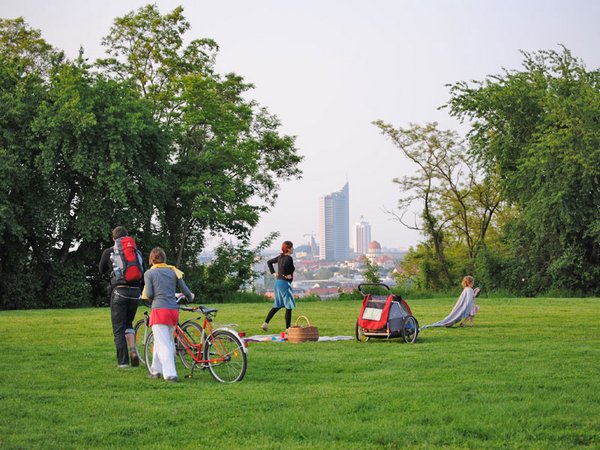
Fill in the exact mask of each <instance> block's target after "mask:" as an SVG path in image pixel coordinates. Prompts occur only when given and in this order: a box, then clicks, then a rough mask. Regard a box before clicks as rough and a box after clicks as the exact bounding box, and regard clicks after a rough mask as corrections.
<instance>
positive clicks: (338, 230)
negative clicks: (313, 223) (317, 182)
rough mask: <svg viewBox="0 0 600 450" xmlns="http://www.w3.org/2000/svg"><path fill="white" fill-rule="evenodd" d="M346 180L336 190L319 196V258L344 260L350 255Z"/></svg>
mask: <svg viewBox="0 0 600 450" xmlns="http://www.w3.org/2000/svg"><path fill="white" fill-rule="evenodd" d="M349 205H350V203H349V195H348V182H346V184H345V185H344V187H343V188H342V189H341V190H340V191H338V192H332V193H331V194H328V195H325V196H323V197H321V201H320V205H319V210H320V211H319V213H320V214H319V216H320V233H319V259H325V260H329V261H344V260H346V259H348V257H349V255H350V219H349V216H350V214H349V209H350V207H349Z"/></svg>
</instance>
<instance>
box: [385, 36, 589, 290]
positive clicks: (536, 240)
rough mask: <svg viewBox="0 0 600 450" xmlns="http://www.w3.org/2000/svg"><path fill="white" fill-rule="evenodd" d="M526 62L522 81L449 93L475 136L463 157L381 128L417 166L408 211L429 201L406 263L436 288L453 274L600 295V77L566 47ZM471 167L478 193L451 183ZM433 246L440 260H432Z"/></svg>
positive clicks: (509, 77)
mask: <svg viewBox="0 0 600 450" xmlns="http://www.w3.org/2000/svg"><path fill="white" fill-rule="evenodd" d="M523 58H524V59H523V66H522V68H521V69H519V70H504V72H503V73H501V74H498V75H492V76H488V77H487V78H486V79H485V80H482V81H473V82H464V81H461V82H457V83H454V84H451V85H449V87H450V94H451V97H450V101H449V102H448V104H447V105H445V107H446V108H447V109H448V111H449V113H450V114H451V115H452V116H454V117H457V118H458V119H460V120H461V121H466V122H467V123H468V125H469V126H470V131H469V132H468V134H467V136H466V141H465V143H464V148H463V147H462V146H446V145H440V144H441V143H444V142H447V141H444V140H443V139H440V138H436V139H435V140H433V139H432V135H431V133H426V132H425V130H427V129H428V128H427V127H424V128H419V127H414V128H412V129H409V130H403V129H399V130H395V129H393V128H392V127H390V126H389V125H386V124H384V123H382V122H379V123H377V125H378V126H379V127H380V128H381V130H382V132H383V133H384V134H386V135H388V136H389V137H390V138H391V139H392V140H393V141H394V142H395V143H396V144H397V145H398V146H399V148H400V149H401V150H403V151H404V153H405V154H406V156H407V157H408V158H409V159H411V160H412V161H413V162H416V163H418V164H419V167H420V170H418V171H417V175H415V176H414V177H412V178H406V179H403V180H400V182H401V185H402V186H403V187H405V188H407V189H406V192H407V193H408V196H407V197H404V199H403V202H404V203H406V201H408V200H411V199H415V198H419V199H420V200H422V201H424V205H425V207H424V212H423V219H424V220H423V223H425V224H426V225H428V226H425V227H424V231H425V237H426V239H427V240H426V241H425V243H424V244H422V245H421V246H420V247H419V248H418V249H416V250H415V251H414V255H412V256H411V258H409V260H410V261H412V262H414V261H416V260H419V261H421V263H422V264H421V267H422V272H423V273H425V274H428V275H430V276H431V280H430V282H429V283H427V282H426V283H425V285H426V286H427V287H431V285H432V284H433V282H434V281H439V280H440V279H441V276H440V274H437V273H436V272H435V271H432V270H431V268H432V267H436V265H437V266H443V265H444V264H446V265H447V266H448V267H449V268H450V270H451V271H452V267H453V266H454V268H455V270H454V272H453V274H452V275H453V277H455V278H457V277H459V276H460V275H464V274H465V273H473V274H475V275H476V276H477V277H478V278H479V280H484V282H485V283H486V284H487V286H486V287H487V288H488V289H500V290H509V291H512V292H515V293H520V294H527V295H535V294H540V293H547V292H558V293H566V294H571V295H572V294H577V293H583V294H598V293H599V292H600V232H599V230H600V71H599V70H598V69H596V70H591V71H590V70H588V69H586V67H585V65H584V64H583V62H582V61H581V60H579V59H577V58H575V57H574V56H573V55H572V54H571V52H570V51H569V50H568V49H566V48H564V47H563V48H562V49H561V50H560V51H554V50H547V51H539V52H534V53H527V52H523ZM415 136H416V138H415ZM434 137H435V136H434ZM415 143H416V144H417V146H415ZM419 145H420V146H419ZM415 149H416V150H415ZM440 155H441V157H440ZM440 161H441V162H442V164H439V162H440ZM465 166H466V167H468V168H469V172H468V173H477V174H478V175H477V177H475V178H472V177H471V180H476V183H474V184H473V183H472V181H469V182H468V183H462V184H460V183H459V184H455V183H453V182H452V181H451V180H452V178H451V176H450V175H451V174H452V173H456V170H460V169H459V168H460V167H465ZM444 173H446V175H444ZM469 178H470V177H467V179H469ZM431 180H437V182H438V183H437V184H435V183H432V182H431ZM427 186H429V188H427V189H426V188H425V187H427ZM411 192H412V194H410V193H411ZM411 195H412V197H411ZM401 205H402V204H401ZM457 219H458V222H457V223H455V225H454V226H451V225H450V224H452V222H454V221H456V220H457ZM434 225H435V226H434ZM443 225H448V226H447V227H444V226H443ZM436 241H438V243H439V244H438V246H437V247H435V246H433V247H434V248H440V247H441V245H442V244H443V246H444V247H443V252H442V253H443V254H442V255H440V252H439V251H436V252H431V251H430V248H431V244H435V243H436ZM457 243H458V244H459V245H458V246H457V245H456V244H457ZM428 246H430V247H428ZM465 254H466V255H467V256H468V258H467V259H470V260H471V261H472V263H471V264H469V265H465V264H464V263H461V261H462V262H464V260H465ZM436 255H437V256H436ZM460 271H462V272H463V273H462V274H461V273H460ZM441 273H442V274H443V272H441ZM438 284H439V283H438ZM442 284H443V283H442Z"/></svg>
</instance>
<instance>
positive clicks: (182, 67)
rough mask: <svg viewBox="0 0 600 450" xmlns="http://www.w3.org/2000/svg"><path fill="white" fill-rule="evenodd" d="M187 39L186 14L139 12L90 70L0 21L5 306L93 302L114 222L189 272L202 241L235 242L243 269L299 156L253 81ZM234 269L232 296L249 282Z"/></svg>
mask: <svg viewBox="0 0 600 450" xmlns="http://www.w3.org/2000/svg"><path fill="white" fill-rule="evenodd" d="M188 29H189V23H187V22H186V21H185V18H184V17H183V14H182V9H181V8H176V9H175V10H174V11H172V12H171V13H168V14H166V15H164V16H163V15H160V13H159V12H158V10H157V8H156V6H154V5H150V6H147V7H143V8H141V9H140V10H138V11H137V12H132V13H130V14H128V15H126V16H125V17H123V18H118V19H116V20H115V24H114V26H113V28H112V29H111V30H110V34H109V35H108V36H107V37H106V38H105V39H104V41H103V44H104V45H105V46H106V48H107V55H108V56H107V58H105V59H102V60H99V61H98V62H96V63H95V64H88V62H87V61H86V60H85V58H84V56H83V49H82V50H81V52H80V56H79V58H77V59H76V60H74V61H70V60H68V59H66V58H65V57H64V54H63V53H62V52H60V51H59V50H56V49H54V48H53V47H52V46H51V45H50V44H48V43H47V42H46V41H44V39H43V38H42V36H41V32H39V31H38V30H34V29H31V28H30V27H29V26H28V25H27V24H26V23H25V21H24V20H23V19H22V18H19V19H15V20H4V19H2V20H0V99H1V101H2V104H3V105H6V107H3V108H2V111H0V130H1V133H0V188H1V189H0V244H1V246H0V274H1V276H0V308H17V307H18V308H21V307H29V306H62V305H73V306H75V305H81V304H90V303H97V302H98V301H99V300H100V299H101V298H102V297H103V295H104V293H103V290H102V282H101V280H100V279H99V277H98V275H97V273H96V272H97V263H98V259H99V257H100V252H101V250H102V248H103V247H105V246H107V245H110V244H111V241H110V230H111V229H112V228H113V227H114V226H116V225H124V226H125V227H126V228H128V229H129V230H130V232H131V233H132V234H133V235H134V236H135V237H136V239H137V240H138V245H139V246H140V247H141V248H142V250H143V251H144V252H145V254H146V255H147V254H148V252H149V250H150V249H151V248H152V247H153V246H155V245H160V246H162V247H164V248H165V249H166V251H167V254H168V255H169V258H170V259H171V260H173V262H177V263H178V264H184V268H185V266H187V267H194V266H196V265H197V255H198V254H199V252H200V251H201V250H202V249H203V247H204V238H205V236H206V234H207V233H212V234H218V233H228V234H231V235H234V236H237V237H238V238H239V239H240V241H241V243H242V244H241V245H242V246H241V247H227V246H225V247H224V249H223V250H222V251H221V253H222V254H227V251H229V253H231V254H233V253H235V254H238V255H243V259H244V261H246V260H250V259H252V257H251V251H250V250H249V249H248V247H247V245H248V244H247V242H248V237H249V234H250V231H251V230H252V228H253V227H254V226H255V225H256V223H257V222H258V218H259V215H260V214H262V213H265V212H266V211H268V210H269V208H270V207H272V205H273V204H274V203H275V201H276V199H277V191H278V189H279V185H280V182H282V181H284V180H287V179H289V178H291V177H298V176H300V169H299V163H300V161H301V159H302V157H301V156H299V155H298V151H297V149H296V148H295V146H294V138H293V137H290V136H285V135H282V134H280V132H279V127H280V123H279V121H278V119H277V118H276V117H275V116H274V115H272V114H269V113H268V112H267V110H266V109H265V108H263V107H261V106H260V105H258V104H256V102H254V101H252V100H248V98H249V91H250V89H251V88H252V85H251V84H249V83H246V82H245V81H244V80H243V78H242V77H241V76H239V75H236V74H227V75H225V76H221V75H219V74H217V73H216V71H215V70H214V62H215V58H216V55H217V50H218V47H217V45H216V43H215V42H213V41H211V40H208V39H206V40H194V41H192V42H191V43H190V44H188V45H187V46H184V45H183V41H184V37H183V34H184V32H185V31H187V30H188ZM232 252H233V253H232ZM221 259H225V258H221ZM175 260H176V261H175ZM219 271H220V273H228V272H227V271H228V269H227V268H226V267H225V264H224V263H222V262H221V263H220V264H219ZM229 272H231V273H233V272H237V273H238V277H237V278H236V280H238V279H239V282H238V281H236V282H233V283H230V284H231V286H234V285H236V283H237V285H236V286H237V287H239V286H240V285H241V284H242V283H243V282H245V281H246V280H242V279H240V277H243V276H248V277H250V276H251V273H250V271H243V270H240V269H239V268H238V267H237V266H235V264H233V265H232V266H231V267H230V268H229Z"/></svg>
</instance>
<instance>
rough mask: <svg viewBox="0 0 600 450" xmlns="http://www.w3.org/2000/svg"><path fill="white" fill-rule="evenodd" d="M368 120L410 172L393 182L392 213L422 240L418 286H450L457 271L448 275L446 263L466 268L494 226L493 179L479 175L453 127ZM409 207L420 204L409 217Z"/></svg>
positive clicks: (496, 196)
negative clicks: (396, 190)
mask: <svg viewBox="0 0 600 450" xmlns="http://www.w3.org/2000/svg"><path fill="white" fill-rule="evenodd" d="M374 124H375V125H376V126H377V127H378V128H379V129H380V130H381V132H382V134H384V135H385V136H386V137H388V138H389V139H390V140H391V141H392V142H393V143H394V145H395V146H396V147H397V148H398V149H399V150H400V151H401V152H402V154H403V155H404V156H405V157H406V158H407V159H408V160H409V161H410V162H411V163H412V164H413V165H414V168H415V169H414V171H413V174H412V175H409V176H404V177H401V178H396V179H395V180H394V182H395V183H397V184H398V185H399V186H400V191H401V192H402V197H401V198H400V200H399V212H398V213H393V214H394V215H395V216H396V218H397V219H398V220H399V221H400V222H401V223H402V224H403V225H404V226H405V227H407V228H411V229H415V230H419V231H421V232H422V233H423V234H424V236H425V238H426V240H425V242H424V243H423V244H422V246H424V247H425V248H424V249H421V250H420V252H419V253H420V254H421V258H420V259H421V261H422V262H423V264H422V271H423V273H424V276H425V280H424V284H425V286H426V287H428V288H434V289H440V288H447V287H451V286H453V285H454V284H455V278H456V277H457V276H458V275H460V273H457V274H453V273H452V270H451V269H452V267H451V266H452V265H455V266H456V267H457V270H459V271H461V273H462V272H464V271H467V272H472V271H473V270H474V268H475V258H476V256H477V252H478V251H479V249H480V248H481V247H482V246H484V245H485V244H486V237H487V235H488V232H489V231H490V229H491V228H493V227H494V225H495V222H496V217H497V215H498V213H499V211H500V210H501V206H502V194H501V191H500V190H499V189H498V186H497V183H496V180H495V179H494V178H491V177H489V178H487V179H485V178H484V177H482V174H481V172H480V170H479V169H478V167H477V165H476V164H475V163H474V161H473V159H472V158H470V157H469V156H468V154H467V151H466V149H465V147H464V146H463V143H462V141H461V139H460V138H459V136H458V135H457V133H456V132H454V131H450V130H440V129H439V128H438V126H437V124H436V123H430V124H427V125H425V126H420V125H411V126H410V127H408V128H395V127H393V126H392V125H389V124H387V123H385V122H382V121H377V122H374ZM415 207H417V208H421V214H420V216H417V217H415V220H414V221H409V220H408V219H407V218H406V216H407V213H409V212H410V210H412V209H413V208H415ZM451 249H452V250H453V251H451ZM428 255H431V256H428ZM451 259H454V260H455V263H454V264H452V261H451Z"/></svg>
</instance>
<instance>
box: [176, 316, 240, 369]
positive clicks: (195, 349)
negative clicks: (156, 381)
mask: <svg viewBox="0 0 600 450" xmlns="http://www.w3.org/2000/svg"><path fill="white" fill-rule="evenodd" d="M180 309H183V310H185V311H196V310H198V309H200V311H201V312H202V314H203V316H204V317H203V323H202V326H201V328H202V336H201V338H200V342H199V343H197V344H196V343H194V342H192V341H191V340H190V339H189V338H188V336H187V335H186V333H185V332H184V331H183V329H182V328H181V324H179V323H178V324H177V326H176V327H175V339H177V341H178V342H179V343H180V344H181V345H182V346H183V348H184V349H185V351H186V353H187V354H188V355H189V356H190V357H191V358H192V359H193V360H194V366H196V365H201V366H204V364H206V363H209V362H210V363H212V364H216V363H219V362H223V361H227V360H228V358H229V356H228V355H226V352H225V351H224V349H223V348H219V345H218V342H219V341H218V340H213V342H214V343H215V349H216V351H217V354H218V357H216V358H210V359H204V357H203V355H202V351H203V348H204V343H205V342H206V340H207V339H208V338H209V337H213V334H214V333H215V332H217V331H219V330H226V331H229V332H230V333H232V334H233V335H234V336H235V338H236V339H237V340H238V341H239V343H240V344H241V348H242V349H243V351H244V353H248V344H247V343H246V341H244V340H243V339H242V338H241V337H240V336H239V334H238V333H237V331H235V330H233V329H231V328H228V327H218V328H213V327H212V324H211V321H212V317H211V315H210V314H211V312H212V310H204V309H203V308H201V307H200V308H198V307H192V308H186V307H180ZM193 370H194V369H193V367H192V372H193Z"/></svg>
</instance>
